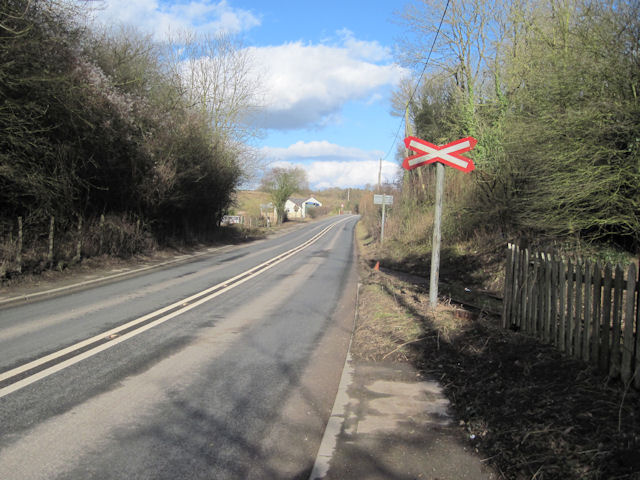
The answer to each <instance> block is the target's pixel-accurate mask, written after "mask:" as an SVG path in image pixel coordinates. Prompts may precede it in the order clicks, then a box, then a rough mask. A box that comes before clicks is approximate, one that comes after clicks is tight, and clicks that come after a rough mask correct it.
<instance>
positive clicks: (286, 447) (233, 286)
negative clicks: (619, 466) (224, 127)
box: [0, 216, 357, 480]
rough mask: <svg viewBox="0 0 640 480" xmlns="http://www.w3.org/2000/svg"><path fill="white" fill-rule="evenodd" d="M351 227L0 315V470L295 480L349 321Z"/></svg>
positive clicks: (345, 221)
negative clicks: (286, 479) (292, 479)
mask: <svg viewBox="0 0 640 480" xmlns="http://www.w3.org/2000/svg"><path fill="white" fill-rule="evenodd" d="M356 222H357V217H354V216H349V217H345V216H342V217H337V218H332V219H328V220H324V221H321V222H316V223H313V224H309V225H305V226H304V227H302V228H300V229H296V230H295V231H293V232H290V233H288V234H286V235H283V236H281V237H279V238H271V239H267V240H262V241H259V242H254V243H252V244H250V245H245V246H241V247H237V248H233V249H230V250H228V251H225V252H224V253H217V254H213V255H211V256H205V257H199V258H198V259H197V260H196V261H193V262H190V263H186V264H182V265H179V266H175V267H173V268H167V269H160V270H155V271H151V272H149V273H147V274H145V275H142V276H137V277H134V278H128V279H124V280H122V281H119V282H117V283H112V284H109V285H104V286H100V287H96V288H91V289H87V290H84V291H80V292H76V293H73V294H70V295H65V296H59V297H56V298H52V299H48V300H42V301H39V302H35V303H31V304H26V305H21V306H17V307H12V308H5V309H2V310H0V478H1V479H4V480H12V479H20V480H22V479H89V478H105V479H106V478H109V479H146V478H148V479H164V478H166V479H181V478H189V479H192V478H215V479H236V478H237V479H246V478H256V479H258V478H259V479H271V478H272V479H276V478H307V477H308V475H309V472H310V471H311V468H312V466H313V462H314V459H315V454H316V452H317V449H318V446H319V443H320V439H321V437H322V433H323V430H324V426H325V424H326V421H327V419H328V417H329V414H330V411H331V407H332V404H333V400H334V397H335V392H336V389H337V386H338V382H339V377H340V373H341V369H342V365H343V363H344V359H345V356H346V351H347V348H348V342H349V339H350V335H351V330H352V327H353V308H354V306H355V291H356V276H355V268H354V242H353V230H354V227H355V224H356ZM327 227H329V228H327Z"/></svg>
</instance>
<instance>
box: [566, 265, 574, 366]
mask: <svg viewBox="0 0 640 480" xmlns="http://www.w3.org/2000/svg"><path fill="white" fill-rule="evenodd" d="M573 279H574V276H573V263H572V262H571V259H568V260H567V321H566V324H565V326H566V327H567V331H566V332H565V336H564V351H565V352H567V353H568V354H569V355H573V335H574V328H573V327H574V325H573V300H574V296H573V287H574V285H575V284H574V281H573Z"/></svg>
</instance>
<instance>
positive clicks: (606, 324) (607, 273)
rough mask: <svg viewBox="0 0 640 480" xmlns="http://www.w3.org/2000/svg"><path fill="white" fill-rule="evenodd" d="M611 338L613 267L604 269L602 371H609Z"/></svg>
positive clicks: (601, 336) (601, 343)
mask: <svg viewBox="0 0 640 480" xmlns="http://www.w3.org/2000/svg"><path fill="white" fill-rule="evenodd" d="M610 338H611V267H610V266H609V265H605V267H604V287H603V289H602V331H601V332H600V348H601V350H600V352H601V355H600V369H601V370H602V371H608V369H609V341H610Z"/></svg>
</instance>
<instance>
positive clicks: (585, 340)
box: [582, 261, 593, 362]
mask: <svg viewBox="0 0 640 480" xmlns="http://www.w3.org/2000/svg"><path fill="white" fill-rule="evenodd" d="M592 272H593V268H592V266H591V262H589V261H586V262H585V264H584V321H583V325H584V328H583V329H582V360H584V361H585V362H588V361H589V357H590V355H591V352H590V350H589V346H590V345H591V341H590V338H591V323H592V320H591V289H592V281H591V274H592Z"/></svg>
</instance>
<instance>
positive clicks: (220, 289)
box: [0, 218, 348, 398]
mask: <svg viewBox="0 0 640 480" xmlns="http://www.w3.org/2000/svg"><path fill="white" fill-rule="evenodd" d="M346 220H348V218H343V219H341V220H339V221H337V222H335V223H332V224H331V225H329V226H328V227H326V228H324V229H323V230H321V231H320V232H319V233H317V234H316V235H314V236H313V237H311V238H310V239H309V240H307V241H306V242H303V243H301V244H300V245H298V246H297V247H294V248H292V249H290V250H287V251H286V252H284V253H281V254H279V255H277V256H275V257H273V258H271V259H270V260H267V261H266V262H263V263H261V264H260V265H257V266H255V267H253V268H250V269H249V270H246V271H245V272H243V273H240V274H239V275H236V276H235V277H233V278H230V279H228V280H225V281H224V282H221V283H219V284H217V285H214V286H213V287H210V288H207V289H206V290H203V291H202V292H199V293H196V294H195V295H192V296H190V297H188V298H185V299H183V300H180V301H178V302H175V303H172V304H171V305H168V306H166V307H163V308H161V309H159V310H156V311H155V312H152V313H149V314H147V315H144V316H142V317H140V318H137V319H135V320H132V321H130V322H127V323H125V324H123V325H120V326H118V327H116V328H113V329H111V330H108V331H106V332H103V333H101V334H99V335H96V336H94V337H91V338H88V339H86V340H83V341H81V342H78V343H76V344H74V345H71V346H69V347H67V348H64V349H62V350H59V351H57V352H54V353H51V354H49V355H46V356H44V357H41V358H39V359H37V360H34V361H32V362H29V363H26V364H24V365H21V366H19V367H16V368H13V369H11V370H8V371H6V372H4V373H2V374H0V382H2V381H4V380H7V379H10V378H12V377H16V376H18V375H21V374H25V373H27V372H29V371H30V370H33V369H36V368H38V367H41V366H43V365H45V364H46V363H49V362H53V361H55V360H57V359H59V358H60V357H63V356H65V355H68V354H72V353H73V352H75V351H78V350H80V349H82V348H84V347H87V346H90V345H91V344H93V343H96V342H100V341H105V339H108V340H107V341H106V342H105V343H101V344H100V345H97V346H95V347H93V348H91V349H89V350H87V351H85V352H82V353H79V354H77V355H75V356H73V357H72V358H69V359H67V360H64V361H61V362H59V363H56V364H55V365H52V366H50V367H46V368H44V369H43V370H41V371H39V372H36V373H34V374H33V375H29V376H27V377H25V378H23V379H21V380H18V381H16V382H15V383H12V384H10V385H8V386H6V387H4V388H0V398H2V397H5V396H6V395H9V394H10V393H13V392H15V391H17V390H20V389H21V388H24V387H26V386H27V385H30V384H32V383H35V382H37V381H38V380H41V379H43V378H45V377H48V376H50V375H52V374H54V373H56V372H58V371H60V370H63V369H65V368H67V367H69V366H71V365H74V364H76V363H78V362H80V361H82V360H84V359H86V358H89V357H91V356H93V355H96V354H97V353H99V352H102V351H104V350H107V349H108V348H111V347H113V346H115V345H117V344H119V343H121V342H123V341H125V340H128V339H129V338H131V337H134V336H136V335H138V334H140V333H142V332H145V331H147V330H149V329H151V328H153V327H155V326H157V325H160V324H162V323H164V322H166V321H167V320H170V319H172V318H174V317H177V316H178V315H181V314H183V313H185V312H188V311H189V310H192V309H193V308H195V307H197V306H200V305H202V304H203V303H205V302H208V301H209V300H212V299H214V298H215V297H217V296H219V295H222V294H223V293H225V292H227V291H229V290H231V289H232V288H235V287H237V286H238V285H241V284H243V283H245V282H247V281H248V280H250V279H252V278H254V277H256V276H258V275H260V274H261V273H263V272H265V271H267V270H269V269H270V268H272V267H274V266H276V265H277V264H279V263H281V262H283V261H284V260H286V259H288V258H289V257H291V256H293V255H295V254H296V253H298V252H300V251H302V250H304V249H305V248H307V247H308V246H310V245H312V244H313V243H315V242H316V241H318V240H319V239H320V238H321V237H323V236H324V235H325V234H326V233H327V232H328V231H329V230H331V229H332V228H333V227H335V226H336V225H338V224H339V223H342V222H344V221H346ZM180 307H181V308H180ZM176 309H177V310H176ZM171 310H175V311H173V312H171ZM167 312H171V313H168V314H167V315H163V314H165V313H167ZM159 315H163V316H161V317H160V318H157V319H156V320H153V321H151V322H149V323H145V324H144V325H142V326H140V327H138V328H136V329H135V330H131V331H129V332H126V333H123V334H121V332H123V331H124V330H130V329H131V328H132V327H135V326H136V325H139V324H141V323H144V322H147V321H148V320H151V319H153V318H154V317H157V316H159Z"/></svg>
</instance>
